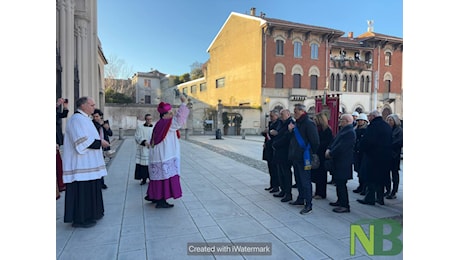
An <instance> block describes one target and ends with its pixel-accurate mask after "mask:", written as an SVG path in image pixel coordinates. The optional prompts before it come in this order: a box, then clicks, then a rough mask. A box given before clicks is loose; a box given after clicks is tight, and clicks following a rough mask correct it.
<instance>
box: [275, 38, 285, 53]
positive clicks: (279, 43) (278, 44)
mask: <svg viewBox="0 0 460 260" xmlns="http://www.w3.org/2000/svg"><path fill="white" fill-rule="evenodd" d="M276 55H284V41H283V40H276Z"/></svg>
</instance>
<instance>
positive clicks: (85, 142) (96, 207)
mask: <svg viewBox="0 0 460 260" xmlns="http://www.w3.org/2000/svg"><path fill="white" fill-rule="evenodd" d="M76 107H77V111H76V112H75V114H73V115H72V116H71V117H70V119H69V121H68V122H67V125H66V130H65V135H64V144H63V157H62V162H63V181H64V183H65V184H66V193H65V209H64V222H65V223H72V226H73V227H85V228H87V227H92V226H94V225H95V224H96V220H99V219H101V218H102V217H103V216H104V203H103V199H102V190H101V188H102V181H101V178H102V177H103V176H106V175H107V170H106V168H105V161H104V157H103V154H102V148H103V147H108V146H109V145H110V144H109V143H108V142H107V141H105V140H104V139H102V140H101V137H100V135H99V133H98V132H97V130H96V128H95V127H94V124H93V122H92V119H91V117H90V115H91V114H93V112H94V109H95V103H94V100H93V99H92V98H90V97H81V98H79V99H78V100H77V101H76Z"/></svg>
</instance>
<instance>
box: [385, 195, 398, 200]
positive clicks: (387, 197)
mask: <svg viewBox="0 0 460 260" xmlns="http://www.w3.org/2000/svg"><path fill="white" fill-rule="evenodd" d="M385 198H386V199H387V200H394V199H396V194H390V195H388V196H386V197H385Z"/></svg>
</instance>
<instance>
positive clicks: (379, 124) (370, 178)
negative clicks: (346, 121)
mask: <svg viewBox="0 0 460 260" xmlns="http://www.w3.org/2000/svg"><path fill="white" fill-rule="evenodd" d="M368 118H369V121H370V124H369V126H368V127H367V130H366V134H365V135H364V136H363V138H362V140H361V142H360V149H361V151H362V153H363V162H362V163H363V165H362V166H361V170H362V171H363V174H364V176H365V180H366V182H367V186H368V191H367V193H366V196H365V197H364V199H358V202H359V203H361V204H366V205H375V202H377V203H379V204H380V205H384V204H385V203H384V201H383V188H384V185H385V184H386V183H389V182H390V168H391V142H392V129H391V127H390V125H389V124H388V123H387V122H385V121H384V120H383V118H382V114H381V113H380V112H379V111H378V110H374V111H372V112H371V113H370V114H369V115H368Z"/></svg>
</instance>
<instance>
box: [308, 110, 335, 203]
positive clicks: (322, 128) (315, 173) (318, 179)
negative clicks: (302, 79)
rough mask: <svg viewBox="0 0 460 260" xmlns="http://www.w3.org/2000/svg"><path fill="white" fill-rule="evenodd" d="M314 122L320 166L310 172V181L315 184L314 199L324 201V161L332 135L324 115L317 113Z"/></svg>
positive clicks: (325, 172) (325, 188)
mask: <svg viewBox="0 0 460 260" xmlns="http://www.w3.org/2000/svg"><path fill="white" fill-rule="evenodd" d="M314 121H315V123H316V125H317V127H318V134H319V148H318V152H317V154H318V157H319V161H320V165H319V167H318V168H317V169H313V170H312V171H311V180H312V182H314V183H315V196H314V197H313V198H314V199H325V198H326V190H327V187H326V186H327V171H326V169H325V168H324V161H325V160H326V158H325V155H324V154H325V153H326V149H327V148H328V147H329V145H330V144H331V142H332V139H333V138H334V136H333V135H332V130H331V127H330V126H329V124H328V120H327V115H326V114H324V113H317V114H316V115H315V117H314Z"/></svg>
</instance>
